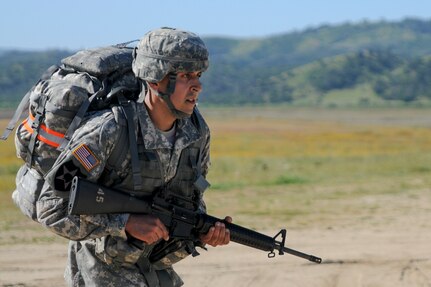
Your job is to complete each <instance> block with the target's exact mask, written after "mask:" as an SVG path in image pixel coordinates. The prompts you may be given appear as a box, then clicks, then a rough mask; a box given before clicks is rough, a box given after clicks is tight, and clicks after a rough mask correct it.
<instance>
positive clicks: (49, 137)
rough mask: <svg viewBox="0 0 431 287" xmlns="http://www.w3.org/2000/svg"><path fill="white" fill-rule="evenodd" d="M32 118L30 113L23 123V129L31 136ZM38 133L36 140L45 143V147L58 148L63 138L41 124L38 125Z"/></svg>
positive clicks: (60, 134) (62, 135)
mask: <svg viewBox="0 0 431 287" xmlns="http://www.w3.org/2000/svg"><path fill="white" fill-rule="evenodd" d="M33 120H34V116H33V115H32V114H31V113H30V114H29V117H28V118H27V119H25V120H24V121H23V125H24V128H25V129H26V130H27V131H28V132H29V133H30V134H33V129H32V127H31V123H33ZM40 129H41V130H40V131H39V134H38V135H37V139H38V140H40V141H41V142H44V143H46V144H47V145H50V146H52V147H55V148H57V147H59V146H60V143H61V142H62V140H63V138H64V134H62V133H59V132H56V131H54V130H52V129H50V128H48V127H47V126H46V125H44V124H41V125H40Z"/></svg>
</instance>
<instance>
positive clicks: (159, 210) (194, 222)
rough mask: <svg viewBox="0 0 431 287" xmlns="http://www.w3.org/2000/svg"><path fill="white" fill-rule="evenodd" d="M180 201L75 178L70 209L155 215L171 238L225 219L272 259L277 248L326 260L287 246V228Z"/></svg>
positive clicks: (234, 235)
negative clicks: (259, 225) (270, 230)
mask: <svg viewBox="0 0 431 287" xmlns="http://www.w3.org/2000/svg"><path fill="white" fill-rule="evenodd" d="M178 201H180V202H183V203H184V202H186V201H187V200H186V199H184V198H181V197H179V196H176V195H173V194H172V193H170V194H169V195H166V194H164V195H163V192H158V193H156V194H155V196H154V197H152V198H142V197H137V196H134V195H131V194H128V193H125V192H122V191H119V190H114V189H111V188H107V187H103V186H100V185H97V184H95V183H92V182H90V181H87V180H85V179H82V178H79V177H74V178H73V180H72V187H71V191H70V199H69V207H68V212H69V214H76V215H80V214H106V213H145V214H153V215H155V216H157V217H158V218H159V219H160V220H161V221H162V222H163V224H164V225H165V226H166V227H167V228H168V230H169V236H170V237H172V238H178V239H184V240H193V241H195V240H197V239H198V238H199V234H206V233H207V232H208V230H209V229H210V227H211V226H213V225H214V224H215V223H216V222H223V223H224V224H225V226H226V228H227V229H229V231H230V239H231V241H233V242H236V243H239V244H242V245H246V246H249V247H252V248H255V249H259V250H262V251H267V252H269V253H268V257H269V258H273V257H275V252H274V250H277V251H278V254H279V255H283V254H284V253H288V254H291V255H294V256H298V257H301V258H304V259H307V260H309V261H311V262H315V263H321V262H322V259H321V258H319V257H316V256H313V255H309V254H305V253H302V252H300V251H297V250H294V249H290V248H287V247H285V242H286V230H285V229H282V230H280V232H278V233H277V234H276V235H275V236H274V237H270V236H267V235H264V234H261V233H258V232H256V231H253V230H250V229H247V228H244V227H242V226H239V225H236V224H233V223H229V222H226V221H224V220H222V219H219V218H216V217H214V216H211V215H208V214H204V213H199V212H196V211H193V210H192V209H191V208H185V207H183V206H184V204H183V206H181V205H179V204H178ZM149 202H151V204H150V203H149ZM186 203H187V202H186ZM279 237H280V238H281V239H280V240H278V238H279ZM196 255H197V254H196Z"/></svg>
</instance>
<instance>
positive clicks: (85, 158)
mask: <svg viewBox="0 0 431 287" xmlns="http://www.w3.org/2000/svg"><path fill="white" fill-rule="evenodd" d="M73 155H74V156H75V158H76V159H77V160H79V162H80V163H81V164H82V165H83V166H84V167H85V169H86V170H87V171H91V170H92V169H93V168H95V167H96V166H97V165H98V164H99V160H98V159H97V157H96V156H95V155H94V153H93V152H92V151H91V150H90V149H89V148H88V147H87V146H86V145H85V144H81V145H80V146H79V147H77V148H76V149H75V150H74V151H73Z"/></svg>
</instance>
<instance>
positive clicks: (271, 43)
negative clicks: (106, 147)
mask: <svg viewBox="0 0 431 287" xmlns="http://www.w3.org/2000/svg"><path fill="white" fill-rule="evenodd" d="M204 40H205V42H206V43H207V46H208V48H209V50H210V57H211V65H210V69H209V70H208V72H207V73H205V74H204V77H203V79H202V81H203V83H204V92H203V99H202V102H203V103H205V104H214V105H218V104H225V105H234V104H274V103H275V104H279V103H283V104H289V105H303V106H310V105H312V106H322V105H323V106H334V107H335V106H364V105H365V106H373V105H379V106H386V105H394V104H396V105H406V104H407V105H416V104H427V103H428V101H430V98H431V95H430V93H429V92H428V91H429V90H431V83H430V81H429V80H428V79H431V74H430V73H431V62H430V61H429V56H430V55H431V21H427V20H419V19H405V20H403V21H399V22H385V21H381V22H376V23H370V22H361V23H356V24H343V25H336V26H321V27H317V28H310V29H307V30H304V31H299V32H293V33H287V34H281V35H276V36H271V37H266V38H253V39H231V38H220V37H217V38H216V37H214V38H205V39H204ZM71 53H73V52H72V51H45V52H17V51H6V52H5V51H4V52H3V53H0V67H2V68H1V69H0V103H1V104H2V105H8V104H10V103H11V102H15V103H16V101H17V97H21V96H22V95H23V94H25V92H26V90H27V89H28V88H30V86H31V85H32V84H33V83H34V82H36V81H37V79H38V77H39V76H40V75H41V73H42V72H43V70H44V69H46V68H47V67H49V66H50V65H51V64H55V63H58V62H59V60H60V59H61V58H63V57H65V56H67V55H69V54H71Z"/></svg>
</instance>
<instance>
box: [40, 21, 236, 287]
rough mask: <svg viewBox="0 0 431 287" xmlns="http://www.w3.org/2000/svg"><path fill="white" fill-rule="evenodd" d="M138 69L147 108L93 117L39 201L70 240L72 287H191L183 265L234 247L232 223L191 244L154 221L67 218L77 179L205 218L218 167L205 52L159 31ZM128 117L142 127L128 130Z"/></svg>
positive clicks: (139, 57)
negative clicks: (205, 111)
mask: <svg viewBox="0 0 431 287" xmlns="http://www.w3.org/2000/svg"><path fill="white" fill-rule="evenodd" d="M132 68H133V72H134V74H135V76H136V77H137V78H138V79H139V81H140V83H141V85H142V88H141V92H140V94H139V99H138V100H137V101H136V102H131V103H130V109H129V110H127V109H126V110H125V109H120V108H119V107H117V106H114V107H112V108H110V109H106V110H101V111H94V112H91V113H90V114H89V115H88V116H87V117H86V118H84V120H83V121H82V123H81V125H80V127H79V128H78V129H77V130H76V132H75V133H74V135H73V138H72V139H71V141H70V144H69V146H68V148H67V149H66V150H65V151H64V152H63V153H62V154H61V155H60V156H59V157H58V159H57V161H56V163H55V164H54V166H53V168H52V169H51V171H50V172H49V173H48V174H47V176H46V182H45V185H44V187H43V190H42V192H41V195H40V197H39V200H38V202H37V211H38V212H37V215H38V220H39V221H40V222H41V223H42V224H43V225H44V226H46V227H48V228H49V229H50V230H52V231H53V232H55V233H57V234H59V235H61V236H63V237H66V238H68V239H70V243H69V251H68V264H67V268H66V271H65V279H66V281H67V284H68V285H69V286H148V287H152V286H182V285H183V282H182V280H181V279H180V277H179V276H178V274H177V273H176V272H175V271H174V270H173V268H172V265H173V264H174V263H176V262H177V261H179V260H181V259H183V258H185V257H186V256H187V255H189V254H190V253H192V252H193V250H194V247H195V246H197V245H202V246H203V245H205V244H209V245H211V246H219V245H225V244H228V243H229V241H230V233H229V230H227V229H226V228H225V226H224V224H223V223H217V224H216V225H215V226H214V227H212V228H211V229H210V231H209V232H208V233H207V234H205V235H202V236H201V237H200V242H192V244H191V243H190V242H185V241H184V240H178V239H175V238H169V232H168V230H167V228H166V226H164V225H163V223H162V222H161V221H160V220H159V219H158V218H156V217H155V216H152V215H150V214H98V215H80V216H77V215H69V214H68V213H67V206H68V199H69V194H68V192H67V191H68V190H69V189H70V185H71V179H72V178H73V177H74V176H80V177H83V178H86V179H87V180H90V181H92V182H96V183H98V184H100V185H104V186H110V187H113V188H115V189H119V190H122V191H125V192H129V193H131V194H134V195H136V196H142V197H144V198H148V199H149V200H151V196H152V195H153V194H154V193H155V192H159V191H163V190H169V191H171V192H174V193H177V194H178V195H180V196H182V197H183V198H187V199H189V200H190V201H191V202H193V203H194V204H195V205H194V206H195V207H196V208H197V209H198V210H200V211H201V212H205V210H206V208H205V203H204V202H203V200H202V194H203V190H204V189H205V184H203V186H202V184H196V182H197V179H198V180H199V182H200V183H202V180H203V182H206V180H205V179H204V178H205V176H206V174H207V172H208V167H209V143H210V135H209V128H208V126H207V125H206V123H205V121H204V120H203V118H202V116H201V114H200V113H199V111H198V110H197V108H196V104H197V101H198V96H199V94H200V92H201V91H202V85H201V82H200V79H199V78H200V77H201V75H202V73H203V72H204V71H205V70H206V69H207V68H208V51H207V49H206V47H205V44H204V43H203V41H202V40H201V39H200V38H199V37H198V36H197V35H195V34H193V33H190V32H186V31H181V30H177V29H171V28H161V29H156V30H153V31H150V32H149V33H147V34H146V35H145V36H144V37H143V39H142V40H141V41H140V42H139V44H138V46H137V47H136V48H135V51H134V60H133V64H132ZM124 111H125V112H124ZM130 111H132V112H130ZM127 117H131V118H133V120H132V121H131V122H133V123H134V127H131V125H130V124H129V125H128V126H127V125H125V124H124V123H125V122H127V121H126V120H125V119H126V118H127ZM131 128H132V129H131ZM125 129H126V130H127V129H129V131H131V132H127V133H125V132H124V130H125ZM131 133H132V134H133V135H132V136H130V134H131ZM124 134H127V135H126V136H124ZM124 138H125V139H126V140H125V139H124ZM125 143H128V144H125ZM129 146H130V148H129ZM134 147H135V148H134ZM125 148H126V149H125ZM124 151H125V152H124ZM121 155H124V156H121ZM137 171H138V172H137ZM225 220H227V221H228V222H231V221H232V219H231V218H230V217H226V219H225ZM156 255H157V256H156Z"/></svg>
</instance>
